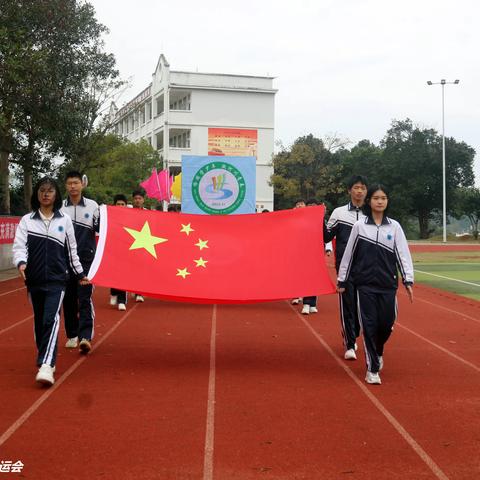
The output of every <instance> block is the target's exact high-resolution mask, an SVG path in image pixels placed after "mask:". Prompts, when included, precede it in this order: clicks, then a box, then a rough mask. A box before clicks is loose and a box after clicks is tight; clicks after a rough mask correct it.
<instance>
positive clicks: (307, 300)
mask: <svg viewBox="0 0 480 480" xmlns="http://www.w3.org/2000/svg"><path fill="white" fill-rule="evenodd" d="M303 304H304V305H310V306H311V307H316V306H317V297H303Z"/></svg>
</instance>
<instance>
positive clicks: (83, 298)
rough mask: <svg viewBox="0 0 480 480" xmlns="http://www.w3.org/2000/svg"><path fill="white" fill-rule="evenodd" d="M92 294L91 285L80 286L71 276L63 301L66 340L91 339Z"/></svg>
mask: <svg viewBox="0 0 480 480" xmlns="http://www.w3.org/2000/svg"><path fill="white" fill-rule="evenodd" d="M85 271H88V269H87V270H85ZM92 294H93V285H80V284H79V283H78V280H77V279H76V278H75V277H74V276H73V275H72V276H71V278H70V280H69V281H68V283H67V288H66V290H65V298H64V300H63V315H64V317H65V332H66V334H67V337H68V338H74V337H78V338H80V339H82V338H85V339H86V340H91V339H92V338H93V333H94V320H95V310H94V308H93V300H92Z"/></svg>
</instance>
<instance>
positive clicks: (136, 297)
mask: <svg viewBox="0 0 480 480" xmlns="http://www.w3.org/2000/svg"><path fill="white" fill-rule="evenodd" d="M135 301H136V302H139V303H143V302H144V301H145V299H144V298H143V297H142V296H141V295H135Z"/></svg>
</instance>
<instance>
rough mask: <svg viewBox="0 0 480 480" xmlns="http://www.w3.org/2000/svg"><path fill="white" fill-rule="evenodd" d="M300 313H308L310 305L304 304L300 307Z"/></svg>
mask: <svg viewBox="0 0 480 480" xmlns="http://www.w3.org/2000/svg"><path fill="white" fill-rule="evenodd" d="M302 314H303V315H309V314H310V305H304V306H303V308H302Z"/></svg>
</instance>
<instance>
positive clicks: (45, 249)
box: [13, 210, 84, 288]
mask: <svg viewBox="0 0 480 480" xmlns="http://www.w3.org/2000/svg"><path fill="white" fill-rule="evenodd" d="M65 249H66V251H67V255H66V254H65ZM67 262H68V263H67ZM13 263H14V264H15V266H16V267H17V268H18V267H19V266H20V265H22V264H25V263H26V264H27V268H26V269H25V276H26V284H27V287H29V288H32V287H43V286H46V285H58V286H60V287H62V288H65V284H66V282H67V280H68V269H69V268H70V270H71V272H72V273H73V274H74V275H75V276H76V277H77V279H80V278H82V277H83V276H84V273H83V269H82V265H81V264H80V261H79V258H78V255H77V243H76V240H75V232H74V230H73V225H72V221H71V220H70V217H69V216H68V215H65V214H63V213H62V212H61V211H60V210H57V211H55V213H54V215H53V218H52V220H51V222H50V226H49V228H48V230H47V228H46V226H45V224H44V222H43V220H42V218H41V217H40V213H39V212H38V211H35V212H31V213H28V214H27V215H24V216H23V217H22V219H21V220H20V223H19V225H18V228H17V232H16V235H15V242H14V244H13Z"/></svg>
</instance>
